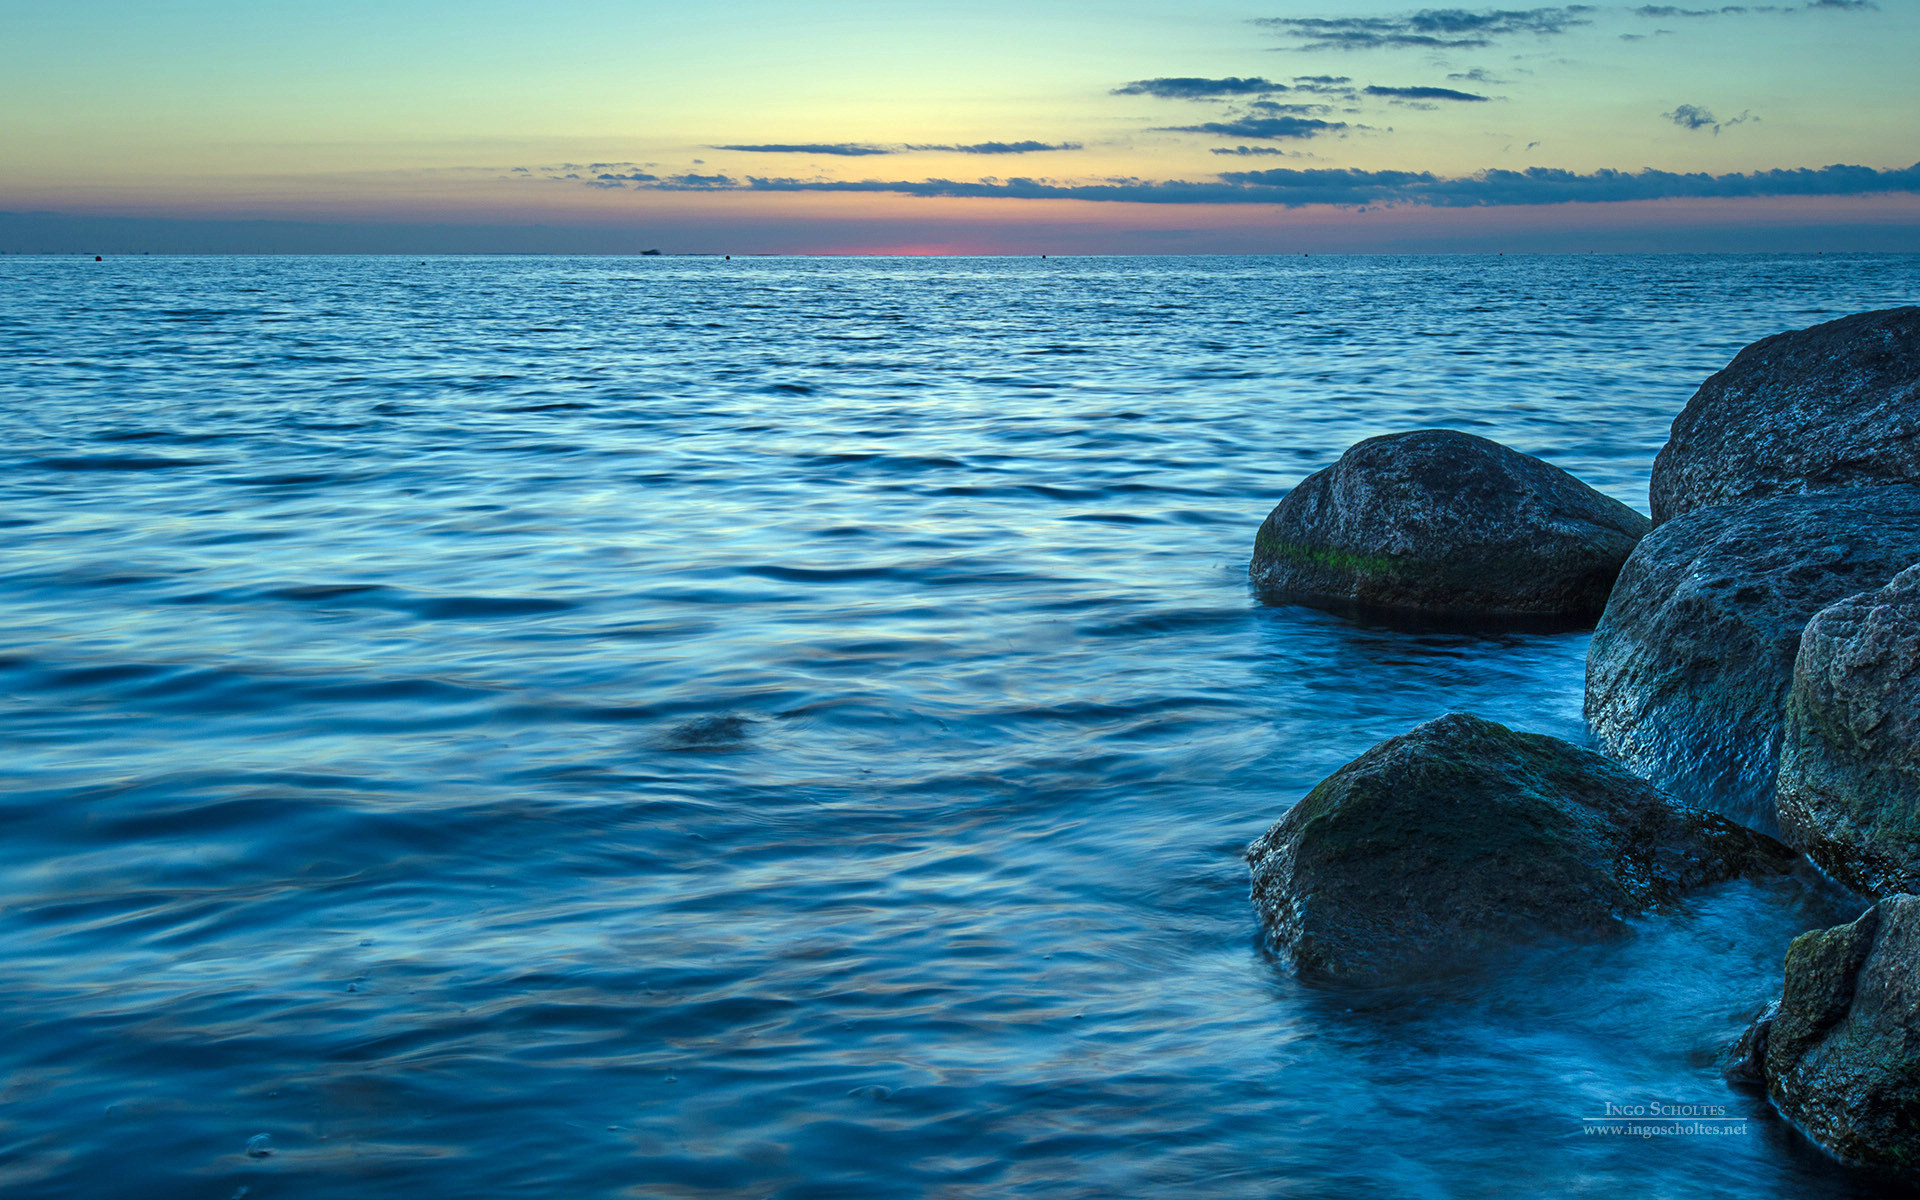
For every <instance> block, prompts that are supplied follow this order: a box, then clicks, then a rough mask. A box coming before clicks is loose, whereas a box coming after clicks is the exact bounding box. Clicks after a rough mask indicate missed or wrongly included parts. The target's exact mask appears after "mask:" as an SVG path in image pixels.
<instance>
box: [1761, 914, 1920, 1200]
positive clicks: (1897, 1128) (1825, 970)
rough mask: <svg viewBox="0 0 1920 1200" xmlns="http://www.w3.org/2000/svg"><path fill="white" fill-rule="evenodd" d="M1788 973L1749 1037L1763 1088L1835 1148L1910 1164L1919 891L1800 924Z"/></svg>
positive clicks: (1915, 1121)
mask: <svg viewBox="0 0 1920 1200" xmlns="http://www.w3.org/2000/svg"><path fill="white" fill-rule="evenodd" d="M1786 976H1787V978H1786V986H1785V988H1784V990H1783V991H1782V993H1781V997H1780V1004H1779V1006H1778V1008H1777V1009H1776V1010H1775V1011H1774V1012H1773V1013H1771V1014H1770V1019H1765V1020H1766V1026H1765V1029H1764V1031H1763V1033H1762V1035H1761V1036H1760V1038H1759V1040H1760V1041H1761V1044H1762V1050H1761V1055H1760V1058H1761V1073H1762V1074H1763V1076H1764V1077H1765V1081H1766V1085H1767V1095H1768V1097H1769V1098H1770V1099H1772V1101H1773V1103H1774V1104H1775V1105H1776V1106H1777V1107H1778V1108H1779V1109H1780V1112H1781V1113H1782V1114H1783V1115H1785V1116H1786V1117H1787V1118H1788V1119H1789V1120H1791V1121H1792V1122H1793V1123H1794V1124H1795V1125H1798V1126H1799V1127H1800V1129H1801V1130H1802V1131H1803V1132H1804V1133H1806V1134H1807V1135H1808V1136H1809V1137H1811V1138H1812V1139H1813V1140H1814V1141H1816V1142H1818V1143H1820V1144H1821V1145H1822V1146H1824V1147H1826V1148H1827V1149H1828V1150H1829V1151H1831V1152H1832V1153H1834V1154H1836V1155H1838V1156H1839V1157H1841V1158H1843V1159H1846V1160H1848V1161H1850V1162H1856V1163H1867V1164H1875V1165H1880V1166H1890V1167H1898V1168H1909V1169H1910V1168H1916V1167H1920V897H1917V896H1910V895H1900V896H1890V897H1888V898H1886V899H1884V900H1882V901H1880V902H1879V903H1878V904H1876V905H1875V906H1874V907H1873V908H1871V909H1868V910H1867V912H1866V913H1865V914H1864V915H1863V916H1861V917H1860V919H1859V920H1857V921H1855V922H1854V923H1853V924H1851V925H1842V926H1840V927H1839V928H1837V929H1823V930H1816V931H1815V932H1813V933H1805V934H1802V935H1800V936H1799V937H1797V938H1795V939H1794V941H1793V945H1792V946H1791V947H1789V948H1788V950H1787V969H1786ZM1749 1036H1750V1038H1751V1037H1752V1036H1753V1035H1749Z"/></svg>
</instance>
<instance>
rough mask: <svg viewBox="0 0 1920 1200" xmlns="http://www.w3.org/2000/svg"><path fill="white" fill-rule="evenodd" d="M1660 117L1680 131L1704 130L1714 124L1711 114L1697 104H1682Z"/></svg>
mask: <svg viewBox="0 0 1920 1200" xmlns="http://www.w3.org/2000/svg"><path fill="white" fill-rule="evenodd" d="M1660 115H1661V116H1663V117H1665V118H1667V119H1668V120H1670V121H1672V122H1673V123H1674V124H1675V125H1678V126H1679V127H1680V128H1682V129H1705V128H1707V127H1708V126H1710V125H1712V124H1713V123H1714V121H1713V114H1712V113H1710V112H1708V111H1707V110H1706V109H1704V108H1701V107H1700V106H1699V105H1697V104H1682V105H1680V106H1679V107H1678V108H1676V109H1674V110H1673V111H1672V112H1667V113H1661V114H1660Z"/></svg>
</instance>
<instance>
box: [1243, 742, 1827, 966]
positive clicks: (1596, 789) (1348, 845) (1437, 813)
mask: <svg viewBox="0 0 1920 1200" xmlns="http://www.w3.org/2000/svg"><path fill="white" fill-rule="evenodd" d="M1247 861H1248V863H1249V864H1250V865H1251V867H1252V870H1253V903H1254V906H1255V907H1256V908H1257V909H1258V910H1259V913H1260V916H1261V918H1262V920H1263V922H1264V923H1265V925H1266V927H1267V929H1268V931H1269V933H1270V935H1271V936H1272V938H1273V939H1274V941H1275V942H1276V943H1277V944H1278V945H1280V946H1281V947H1283V948H1285V949H1286V950H1288V951H1289V952H1291V954H1292V955H1293V957H1294V959H1295V960H1296V962H1297V963H1298V964H1299V966H1300V968H1301V969H1302V970H1303V971H1305V972H1308V973H1310V974H1315V975H1320V976H1324V977H1329V978H1334V979H1343V980H1352V981H1357V982H1367V983H1378V982H1390V981H1393V980H1396V979H1402V978H1410V977H1417V976H1420V975H1427V974H1433V973H1441V972H1446V971H1449V970H1453V969H1457V968H1459V967H1461V966H1467V965H1471V964H1473V963H1474V962H1475V961H1476V960H1478V959H1481V958H1483V957H1484V956H1485V955H1486V954H1488V953H1489V952H1493V951H1497V950H1499V949H1501V948H1502V947H1506V946H1510V945H1512V944H1514V943H1516V942H1525V941H1533V940H1538V939H1541V938H1547V937H1559V936H1592V935H1595V934H1603V933H1606V932H1609V931H1611V930H1614V929H1616V928H1618V927H1619V925H1620V922H1621V921H1622V919H1624V918H1626V917H1630V916H1635V915H1638V914H1641V913H1645V912H1647V911H1648V910H1650V909H1653V908H1657V907H1659V906H1661V905H1663V904H1665V903H1667V902H1668V901H1670V900H1672V899H1673V898H1675V897H1676V896H1678V895H1680V894H1681V893H1682V892H1685V891H1686V890H1688V889H1690V888H1694V887H1698V886H1700V885H1702V884H1707V883H1713V882H1716V881H1719V880H1723V879H1729V878H1732V877H1734V876H1736V875H1747V874H1762V873H1773V872H1778V871H1781V870H1785V869H1787V868H1788V867H1790V866H1791V864H1792V863H1793V862H1794V861H1795V859H1794V855H1793V853H1792V851H1790V850H1788V849H1787V848H1786V847H1785V846H1782V845H1780V844H1779V843H1778V842H1775V841H1774V840H1773V839H1772V838H1769V837H1766V836H1764V835H1762V834H1757V833H1754V832H1753V831H1751V830H1748V829H1744V828H1742V827H1740V826H1738V825H1735V824H1734V823H1733V822H1731V821H1728V820H1727V819H1725V818H1724V817H1721V816H1719V815H1717V814H1715V813H1710V812H1706V811H1703V810H1701V809H1696V808H1690V807H1688V806H1686V805H1682V804H1679V803H1677V802H1675V801H1674V800H1672V799H1671V798H1669V797H1668V796H1666V795H1665V794H1663V793H1661V792H1660V791H1658V790H1657V789H1655V788H1654V787H1653V786H1651V785H1650V784H1648V783H1647V782H1646V781H1645V780H1642V779H1639V778H1637V777H1636V776H1633V775H1630V774H1628V773H1627V772H1626V771H1625V770H1623V769H1621V768H1620V767H1619V766H1618V765H1616V764H1614V763H1613V762H1611V761H1609V760H1608V759H1606V758H1603V757H1602V756H1600V755H1598V754H1595V753H1594V752H1593V751H1591V750H1587V749H1583V748H1581V747H1579V746H1575V745H1573V744H1572V743H1570V742H1564V741H1561V740H1560V739H1559V738H1552V737H1546V736H1543V735H1541V734H1532V733H1516V732H1514V731H1513V730H1510V729H1507V728H1505V727H1504V726H1501V725H1496V724H1494V723H1493V722H1491V721H1486V720H1482V719H1481V718H1479V717H1475V716H1470V715H1468V714H1465V713H1450V714H1448V715H1447V716H1445V717H1442V718H1440V719H1439V720H1436V721H1429V722H1427V723H1426V724H1424V725H1421V726H1419V727H1417V728H1415V729H1413V730H1412V731H1410V732H1408V733H1405V734H1402V735H1401V736H1399V737H1396V738H1390V739H1388V740H1387V741H1384V742H1381V743H1380V744H1379V745H1377V746H1375V747H1373V748H1372V749H1371V750H1368V751H1367V752H1366V753H1365V754H1363V755H1361V756H1360V757H1359V758H1357V759H1355V760H1354V761H1352V762H1350V763H1348V764H1347V765H1346V766H1344V767H1342V768H1340V769H1339V770H1338V771H1335V772H1334V773H1333V774H1332V775H1330V776H1328V777H1327V778H1326V779H1325V780H1323V781H1322V782H1321V783H1320V785H1319V786H1317V787H1315V788H1314V789H1313V791H1311V792H1309V793H1308V794H1307V796H1306V798H1305V799H1303V800H1301V801H1300V802H1299V803H1298V804H1296V805H1294V807H1293V808H1292V809H1291V810H1290V811H1289V812H1288V813H1287V814H1286V816H1284V817H1282V818H1281V819H1280V820H1279V821H1278V822H1277V823H1275V825H1274V826H1273V828H1271V829H1269V830H1268V831H1267V832H1266V834H1265V835H1263V836H1262V837H1261V838H1260V839H1259V840H1257V841H1255V842H1254V843H1253V844H1252V845H1251V846H1249V847H1248V848H1247Z"/></svg>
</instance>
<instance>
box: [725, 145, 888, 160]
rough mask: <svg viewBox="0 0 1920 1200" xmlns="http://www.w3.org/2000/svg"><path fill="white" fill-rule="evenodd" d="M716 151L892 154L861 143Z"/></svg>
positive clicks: (733, 148)
mask: <svg viewBox="0 0 1920 1200" xmlns="http://www.w3.org/2000/svg"><path fill="white" fill-rule="evenodd" d="M712 148H713V149H715V150H740V151H744V152H746V153H748V154H837V155H840V156H842V157H845V158H865V157H866V156H868V155H870V154H892V153H893V151H892V150H889V149H887V148H886V147H885V146H868V145H864V144H862V143H859V142H767V143H764V144H762V145H757V146H714V147H712Z"/></svg>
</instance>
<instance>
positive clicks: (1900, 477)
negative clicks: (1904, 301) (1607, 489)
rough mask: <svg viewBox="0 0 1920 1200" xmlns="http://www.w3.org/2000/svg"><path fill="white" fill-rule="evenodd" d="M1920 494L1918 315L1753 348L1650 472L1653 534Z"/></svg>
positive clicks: (1699, 398) (1866, 318)
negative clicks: (1683, 522)
mask: <svg viewBox="0 0 1920 1200" xmlns="http://www.w3.org/2000/svg"><path fill="white" fill-rule="evenodd" d="M1883 483H1907V484H1920V308H1890V309H1887V310H1885V311H1882V312H1869V313H1858V314H1856V315H1854V316H1851V317H1842V318H1841V319H1840V320H1838V321H1829V322H1827V323H1826V324H1825V325H1815V326H1814V327H1813V328H1811V329H1801V330H1796V331H1794V332H1792V333H1781V334H1776V335H1774V336H1773V337H1770V338H1765V339H1762V340H1761V341H1758V342H1755V343H1754V344H1753V345H1751V346H1748V347H1747V348H1746V349H1745V350H1742V351H1741V352H1740V353H1739V354H1738V355H1736V356H1735V357H1734V360H1733V361H1732V362H1731V363H1729V364H1727V367H1726V369H1725V370H1723V371H1721V372H1720V373H1719V374H1717V375H1715V376H1713V377H1712V378H1711V379H1708V380H1707V381H1706V382H1705V383H1704V384H1702V385H1700V390H1699V391H1698V392H1696V393H1694V396H1693V399H1691V400H1689V401H1687V406H1686V407H1685V408H1684V409H1682V410H1681V412H1680V415H1679V417H1677V418H1676V419H1675V420H1674V422H1673V432H1672V435H1671V437H1670V438H1669V439H1668V441H1667V444H1666V447H1665V448H1664V449H1662V450H1661V451H1660V456H1659V457H1658V458H1656V459H1655V460H1654V463H1653V482H1652V486H1651V487H1650V489H1649V493H1650V499H1651V501H1652V504H1653V521H1654V524H1656V525H1659V524H1664V523H1665V522H1667V521H1671V520H1673V519H1674V518H1675V517H1680V516H1684V515H1686V514H1687V513H1690V512H1693V511H1694V510H1695V509H1699V508H1705V507H1707V506H1709V505H1714V504H1728V503H1734V502H1745V501H1749V500H1759V499H1764V498H1766V497H1769V496H1781V495H1796V494H1799V493H1803V492H1815V491H1831V490H1835V489H1840V488H1852V487H1866V486H1873V485H1876V484H1883Z"/></svg>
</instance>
